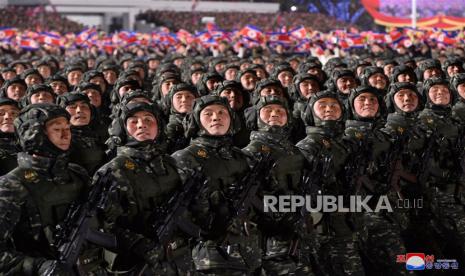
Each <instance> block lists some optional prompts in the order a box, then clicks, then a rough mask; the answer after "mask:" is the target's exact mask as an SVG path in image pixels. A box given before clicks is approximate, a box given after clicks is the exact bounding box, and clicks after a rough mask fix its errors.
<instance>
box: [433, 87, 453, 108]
mask: <svg viewBox="0 0 465 276" xmlns="http://www.w3.org/2000/svg"><path fill="white" fill-rule="evenodd" d="M428 97H429V98H430V100H431V102H433V103H434V104H436V105H448V104H449V103H450V91H449V87H447V86H446V85H442V84H437V85H433V86H432V87H431V88H430V89H429V91H428Z"/></svg>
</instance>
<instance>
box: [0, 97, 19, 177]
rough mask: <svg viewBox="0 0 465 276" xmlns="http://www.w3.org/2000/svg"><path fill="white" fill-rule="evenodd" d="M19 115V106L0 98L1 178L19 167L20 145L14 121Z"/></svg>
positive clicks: (12, 101)
mask: <svg viewBox="0 0 465 276" xmlns="http://www.w3.org/2000/svg"><path fill="white" fill-rule="evenodd" d="M18 115H19V105H18V103H17V102H16V101H14V100H12V99H8V98H0V176H2V175H4V174H6V173H8V172H9V171H11V170H13V169H14V168H16V167H17V166H18V162H17V152H18V145H17V142H16V137H15V127H14V125H13V121H14V120H15V119H16V117H18Z"/></svg>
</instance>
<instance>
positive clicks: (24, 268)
mask: <svg viewBox="0 0 465 276" xmlns="http://www.w3.org/2000/svg"><path fill="white" fill-rule="evenodd" d="M15 129H16V134H17V135H18V137H19V142H20V145H21V148H22V150H23V152H21V153H18V167H17V168H16V169H14V170H13V171H11V172H9V173H8V174H6V175H5V176H3V177H2V178H1V179H0V187H1V189H0V198H2V199H3V200H2V201H1V204H0V205H1V206H0V208H1V209H2V210H3V211H4V215H3V216H2V217H1V218H0V228H1V229H2V230H1V232H2V233H3V242H1V243H0V254H1V256H2V257H1V258H0V259H1V261H0V271H1V272H2V274H7V275H74V273H73V272H72V271H71V270H70V268H69V267H67V266H66V265H64V264H62V263H61V262H59V261H57V252H56V248H54V247H53V246H52V245H53V244H54V243H55V242H56V240H55V234H56V233H55V231H56V230H55V229H56V226H57V225H58V224H60V223H62V222H63V220H64V219H65V215H66V213H67V211H68V209H69V208H70V206H71V205H72V204H75V203H79V202H80V201H81V200H83V199H84V198H86V194H87V190H88V188H89V177H88V175H87V173H86V171H85V170H84V169H83V168H82V167H80V166H78V165H76V164H72V163H68V161H67V158H66V156H67V153H68V151H69V148H70V145H71V131H70V124H69V115H68V113H67V112H66V110H64V109H63V108H61V107H59V106H57V105H51V104H35V105H30V106H29V107H27V108H25V109H24V110H23V111H22V112H21V114H20V116H19V117H18V118H17V119H16V120H15ZM89 253H90V252H89ZM100 253H101V252H100ZM98 254H99V251H96V252H94V253H92V254H90V255H87V253H86V252H83V253H82V255H81V256H83V257H84V256H86V257H84V258H82V259H81V260H80V264H81V265H83V266H80V269H83V271H85V273H87V274H92V273H93V272H92V271H94V273H97V271H98V270H99V269H100V268H99V267H100V261H97V262H96V261H95V260H100V258H99V257H98ZM97 275H98V274H97Z"/></svg>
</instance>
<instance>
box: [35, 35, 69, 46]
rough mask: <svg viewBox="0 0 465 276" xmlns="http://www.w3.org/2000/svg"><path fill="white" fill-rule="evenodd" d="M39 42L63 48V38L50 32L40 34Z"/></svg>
mask: <svg viewBox="0 0 465 276" xmlns="http://www.w3.org/2000/svg"><path fill="white" fill-rule="evenodd" d="M39 42H40V43H42V44H47V45H51V46H63V44H62V40H61V36H59V35H56V34H53V33H48V32H42V33H40V35H39Z"/></svg>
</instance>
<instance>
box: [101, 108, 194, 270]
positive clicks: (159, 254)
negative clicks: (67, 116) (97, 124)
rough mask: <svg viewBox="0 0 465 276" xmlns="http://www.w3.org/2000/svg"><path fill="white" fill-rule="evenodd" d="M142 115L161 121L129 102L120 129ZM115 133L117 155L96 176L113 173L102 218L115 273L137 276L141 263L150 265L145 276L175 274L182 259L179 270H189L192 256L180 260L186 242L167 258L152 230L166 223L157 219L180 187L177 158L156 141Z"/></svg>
mask: <svg viewBox="0 0 465 276" xmlns="http://www.w3.org/2000/svg"><path fill="white" fill-rule="evenodd" d="M139 111H147V112H150V113H152V114H154V116H155V118H157V120H158V115H157V113H156V112H155V109H154V108H153V106H152V105H149V104H147V103H130V104H128V105H127V106H124V107H122V110H121V116H120V118H119V119H120V120H121V126H123V127H124V128H125V126H126V123H125V122H126V120H127V118H128V117H130V116H131V115H132V114H134V113H136V112H139ZM162 126H163V124H161V121H158V127H159V130H161V129H163V127H162ZM116 133H118V134H119V136H120V139H121V140H120V147H118V150H117V156H116V157H115V158H113V159H112V160H111V161H110V162H109V163H107V164H105V165H104V166H103V167H102V168H100V169H99V170H98V171H97V173H96V175H95V177H94V180H95V181H98V179H99V178H100V177H102V176H103V175H105V174H106V172H107V171H110V179H111V181H110V182H111V183H106V185H107V186H108V188H107V191H108V194H107V202H106V204H105V205H104V206H102V210H101V211H100V218H101V220H102V223H103V228H104V230H105V231H107V232H109V233H112V234H114V235H115V236H116V239H117V244H118V248H117V250H116V253H117V254H118V255H117V257H116V258H115V259H114V260H113V264H112V266H111V269H112V270H113V271H120V272H121V271H126V273H128V274H129V275H136V274H135V273H142V272H141V269H142V267H143V265H144V264H147V265H148V269H146V270H145V274H143V275H150V274H152V275H153V274H156V275H160V274H168V275H176V267H177V266H178V264H177V263H176V261H179V262H180V265H184V267H180V266H178V269H179V270H180V271H182V270H183V269H184V270H189V269H190V263H189V258H187V259H188V261H187V265H186V264H185V262H184V263H183V262H182V261H183V260H181V261H180V260H178V259H179V258H183V257H185V256H186V255H187V256H189V255H190V254H187V253H189V250H188V248H187V249H186V248H185V247H186V244H185V243H183V240H182V239H180V240H176V241H175V243H176V248H172V249H171V251H173V252H172V254H171V255H170V256H167V255H166V254H165V250H168V249H165V248H164V246H165V245H161V244H159V243H158V242H157V236H156V232H155V230H156V229H154V227H153V225H154V223H155V221H156V220H158V219H162V218H159V217H157V215H158V214H160V210H162V209H163V207H164V204H166V202H167V201H168V200H169V199H170V197H171V196H172V194H173V193H174V192H175V191H176V190H177V189H179V188H180V186H181V185H182V182H181V178H180V177H179V175H178V172H177V168H176V164H175V162H174V160H173V159H172V158H170V156H168V155H165V154H163V153H162V152H161V151H160V149H159V147H158V143H157V141H156V140H155V141H152V140H151V141H143V142H139V141H137V140H136V139H134V138H132V137H131V136H129V135H128V134H126V130H124V129H119V130H117V131H116V130H114V134H116ZM157 138H158V137H157ZM175 249H176V250H175ZM181 251H183V252H182V253H183V254H182V253H180V252H181ZM186 252H187V253H186ZM175 259H176V260H175ZM184 273H185V271H184ZM137 275H139V274H137Z"/></svg>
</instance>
